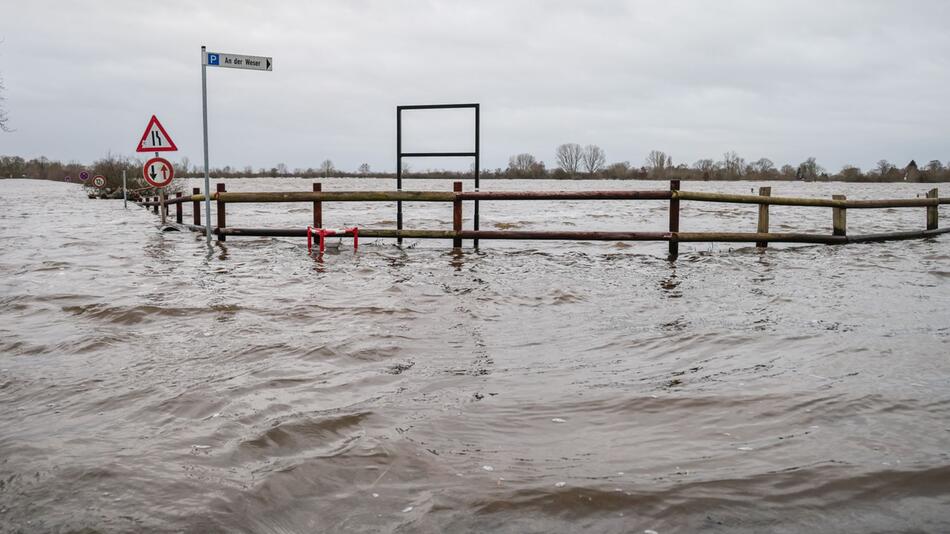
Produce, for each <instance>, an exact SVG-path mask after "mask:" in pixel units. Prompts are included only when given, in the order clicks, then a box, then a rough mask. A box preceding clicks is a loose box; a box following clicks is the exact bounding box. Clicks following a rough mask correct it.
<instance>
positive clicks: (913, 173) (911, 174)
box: [904, 160, 920, 182]
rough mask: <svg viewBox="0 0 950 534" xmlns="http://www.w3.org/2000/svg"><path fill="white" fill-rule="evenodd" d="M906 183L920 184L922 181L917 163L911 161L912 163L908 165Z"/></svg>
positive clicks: (905, 170)
mask: <svg viewBox="0 0 950 534" xmlns="http://www.w3.org/2000/svg"><path fill="white" fill-rule="evenodd" d="M904 181H905V182H919V181H920V171H919V170H918V169H917V162H916V161H914V160H910V163H908V164H907V167H905V168H904Z"/></svg>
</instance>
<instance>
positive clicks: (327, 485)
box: [0, 179, 950, 534]
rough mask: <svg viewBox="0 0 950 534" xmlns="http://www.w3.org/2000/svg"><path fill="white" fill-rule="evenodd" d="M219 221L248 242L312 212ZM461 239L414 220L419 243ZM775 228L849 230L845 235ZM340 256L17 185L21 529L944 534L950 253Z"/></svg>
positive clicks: (6, 299)
mask: <svg viewBox="0 0 950 534" xmlns="http://www.w3.org/2000/svg"><path fill="white" fill-rule="evenodd" d="M469 185H470V184H467V186H469ZM757 185H764V184H747V183H717V184H712V183H698V184H697V183H685V184H684V189H693V190H707V191H728V192H749V190H750V188H751V187H754V186H757ZM768 185H771V186H772V194H773V195H779V194H781V195H800V196H816V197H828V196H830V195H831V194H833V193H843V194H847V195H848V197H849V198H887V197H914V196H916V195H918V194H920V193H923V192H924V191H925V190H927V189H929V188H930V187H931V186H929V185H923V184H865V185H859V184H798V183H773V184H768ZM406 186H407V188H408V189H438V190H443V189H444V190H450V188H451V183H449V182H447V181H407V183H406ZM391 187H392V181H391V180H362V181H358V180H343V179H333V180H326V181H325V182H324V190H347V189H357V188H360V189H366V188H376V189H388V188H391ZM667 187H668V185H667V184H665V183H659V182H653V183H641V182H582V183H564V182H528V183H526V182H485V187H483V189H562V188H571V189H580V188H637V189H643V188H663V189H665V188H667ZM939 187H941V188H942V189H943V190H944V191H950V184H940V185H939ZM228 189H229V190H309V189H310V182H309V181H305V180H293V179H273V180H258V179H253V180H233V181H229V182H228ZM228 209H229V213H228V224H229V225H233V226H300V227H304V226H305V225H306V224H307V223H308V222H309V220H310V216H311V212H310V209H311V208H310V206H309V205H308V204H270V205H250V204H243V205H230V206H229V208H228ZM465 209H466V216H469V215H470V214H471V212H472V210H471V206H470V205H466V208H465ZM666 210H667V203H665V202H661V201H654V202H603V201H602V202H562V203H545V202H533V203H531V202H504V203H503V202H497V203H492V204H489V203H483V204H482V228H485V229H493V228H511V229H515V228H517V229H525V230H541V229H552V230H558V229H571V230H584V229H589V230H660V231H661V230H664V228H665V224H666V220H667V219H666V217H667V211H666ZM185 216H186V219H188V218H189V217H190V209H186V215H185ZM682 216H683V219H682V223H681V229H682V230H683V231H691V230H692V231H700V230H728V231H754V229H755V220H756V207H755V206H726V205H716V204H698V203H684V205H683V215H682ZM324 217H325V220H326V222H327V225H328V226H343V225H346V224H357V225H360V226H362V227H391V226H393V224H394V223H393V220H394V218H395V212H394V207H393V206H392V205H390V204H378V205H357V204H327V205H325V206H324ZM451 217H452V213H451V206H449V205H433V204H407V205H406V227H407V228H424V229H448V228H450V226H451ZM771 219H772V228H773V230H775V231H821V232H829V233H830V226H831V210H830V209H816V208H783V207H773V209H772V216H771ZM941 222H942V225H947V224H950V220H948V219H947V218H946V217H944V218H943V221H941ZM470 224H471V221H470V220H467V221H466V226H467V227H468V226H469V225H470ZM848 224H849V232H850V233H864V232H867V233H870V232H881V231H891V230H909V229H918V228H921V227H922V226H923V225H924V210H923V209H920V208H915V209H891V210H866V211H859V210H851V212H849V213H848ZM349 244H350V240H348V239H344V240H343V244H342V246H341V247H339V249H336V250H333V249H331V250H329V251H328V252H327V253H326V254H324V255H323V257H321V258H312V257H309V256H308V255H307V251H306V243H305V240H303V239H271V238H230V239H229V240H228V241H227V243H223V244H221V243H215V244H214V245H213V247H212V248H211V249H208V248H207V247H206V246H205V243H204V238H203V237H202V236H199V235H197V234H192V233H187V232H186V233H180V232H166V233H162V232H160V231H159V230H158V228H157V225H156V217H155V216H154V215H153V214H151V213H150V212H147V211H146V210H144V209H142V208H139V207H137V206H134V205H132V204H130V206H129V209H128V210H124V209H123V208H122V201H111V200H109V201H106V200H89V199H87V198H85V196H84V195H83V194H82V193H81V191H80V189H79V187H78V186H75V185H68V184H59V183H50V182H36V181H26V180H3V181H0V407H2V410H0V531H3V532H96V531H98V532H181V531H184V532H260V533H286V532H327V531H329V532H338V531H342V532H483V531H485V532H545V533H549V532H581V531H591V532H641V533H642V532H645V531H650V530H652V531H655V532H658V533H660V534H663V533H667V532H683V531H706V532H764V531H769V532H893V531H907V532H946V531H948V530H950V358H948V357H950V236H943V237H940V238H934V239H926V240H915V241H901V242H889V243H877V244H861V245H848V246H842V247H828V246H800V245H799V246H791V245H786V246H773V247H770V248H769V249H768V250H766V251H764V252H762V251H757V250H756V249H755V248H754V247H752V246H746V245H736V244H681V256H680V259H679V260H678V261H677V262H675V263H670V262H668V261H666V258H665V250H666V244H665V243H629V244H617V243H570V244H568V243H553V242H490V241H483V242H482V247H481V249H480V250H478V251H474V250H471V249H470V248H466V249H465V250H464V251H463V252H461V253H453V252H452V251H451V248H450V245H451V243H450V242H418V243H416V242H411V241H410V242H407V243H406V247H404V248H402V249H400V248H397V247H395V246H394V244H393V242H392V241H383V240H381V241H375V240H361V244H360V245H361V246H360V248H359V250H358V251H357V252H354V251H353V250H352V248H351V247H350V246H349ZM468 246H469V243H468V242H466V247H468Z"/></svg>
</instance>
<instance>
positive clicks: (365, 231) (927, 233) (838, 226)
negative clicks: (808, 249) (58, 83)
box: [139, 180, 950, 260]
mask: <svg viewBox="0 0 950 534" xmlns="http://www.w3.org/2000/svg"><path fill="white" fill-rule="evenodd" d="M211 200H212V201H215V202H216V203H217V226H216V227H215V228H213V229H212V232H213V233H214V235H216V236H217V238H218V240H219V241H225V240H226V239H227V237H228V236H272V237H306V236H307V233H308V231H307V228H305V227H304V228H238V227H229V226H228V225H227V210H226V206H227V204H230V203H272V202H311V203H312V204H313V224H312V227H313V228H315V229H319V228H323V203H324V202H398V201H404V202H444V203H452V205H453V216H452V229H451V230H423V229H418V230H406V229H404V230H398V229H392V228H384V229H374V228H359V236H360V237H364V238H394V239H398V238H405V239H446V240H452V246H453V247H461V246H462V240H463V239H472V240H479V239H519V240H557V241H667V242H669V258H670V260H675V259H676V257H677V256H678V254H679V243H695V242H729V243H755V244H756V246H757V247H760V248H765V247H767V246H768V243H770V242H772V243H818V244H826V245H843V244H846V243H864V242H872V241H888V240H895V239H919V238H925V237H933V236H936V235H939V234H943V233H946V232H950V228H944V229H941V228H939V225H938V211H937V209H938V206H939V205H940V204H948V203H950V198H940V197H939V196H938V193H937V189H936V188H934V189H931V190H930V191H929V192H928V193H927V194H926V196H925V197H924V198H909V199H891V200H848V199H847V198H846V197H845V196H844V195H834V196H832V198H830V199H823V198H798V197H778V196H774V197H773V196H771V188H770V187H762V188H760V189H759V194H758V195H733V194H725V193H703V192H697V191H682V190H680V181H679V180H672V181H670V189H669V191H664V190H659V191H624V190H619V191H462V182H455V183H454V184H453V190H452V191H444V192H443V191H323V190H322V187H321V184H320V183H314V184H313V191H312V192H308V191H289V192H228V191H227V190H226V188H225V185H224V184H223V183H219V184H217V190H216V192H214V193H212V195H211ZM466 200H479V201H489V202H494V201H515V200H517V201H524V200H531V201H558V200H629V201H668V202H669V215H670V217H669V229H668V230H667V231H665V232H634V231H630V232H626V231H625V232H616V231H613V232H597V231H521V230H501V231H497V230H463V229H462V206H463V204H462V203H463V202H464V201H466ZM202 201H204V195H202V194H201V192H200V190H199V189H198V188H194V190H193V194H192V195H190V196H183V195H182V194H181V193H177V194H176V196H175V197H174V198H168V199H163V198H160V197H154V198H151V199H150V200H146V201H143V202H140V203H139V205H142V206H145V207H151V208H153V209H154V211H155V212H156V213H159V210H161V214H162V221H163V222H165V221H166V219H165V216H166V212H167V209H168V207H169V206H175V225H176V226H178V227H180V228H181V229H188V230H192V231H195V232H200V233H204V232H205V227H204V226H202V225H201V202H202ZM188 202H190V203H191V204H192V216H193V222H192V223H190V224H187V223H184V221H183V213H182V212H183V206H184V204H186V203H188ZM681 202H719V203H729V204H756V205H758V207H759V213H758V226H757V228H756V231H755V232H681V231H680V203H681ZM769 206H802V207H819V208H831V209H832V215H831V221H832V225H831V226H832V233H831V234H830V235H829V234H817V233H777V232H770V231H769ZM881 208H918V209H920V208H924V209H925V210H926V216H925V217H924V223H925V224H924V228H923V229H917V230H907V231H901V232H887V233H878V234H863V235H848V229H847V212H848V210H849V209H881Z"/></svg>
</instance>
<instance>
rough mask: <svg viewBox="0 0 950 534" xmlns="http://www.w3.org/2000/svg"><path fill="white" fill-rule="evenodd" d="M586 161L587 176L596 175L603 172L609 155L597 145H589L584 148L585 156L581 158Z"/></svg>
mask: <svg viewBox="0 0 950 534" xmlns="http://www.w3.org/2000/svg"><path fill="white" fill-rule="evenodd" d="M581 158H582V159H583V161H584V168H585V169H587V174H594V173H596V172H598V171H601V170H603V168H604V165H605V164H606V163H607V154H606V153H605V152H604V149H602V148H600V147H599V146H597V145H587V146H585V147H584V154H583V155H582V156H581Z"/></svg>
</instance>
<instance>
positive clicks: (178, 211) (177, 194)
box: [175, 191, 182, 224]
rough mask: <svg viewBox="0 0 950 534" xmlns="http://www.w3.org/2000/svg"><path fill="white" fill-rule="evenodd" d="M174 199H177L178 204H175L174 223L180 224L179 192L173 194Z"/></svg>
mask: <svg viewBox="0 0 950 534" xmlns="http://www.w3.org/2000/svg"><path fill="white" fill-rule="evenodd" d="M175 198H176V199H178V203H177V204H175V222H176V223H178V224H181V222H182V213H181V191H179V192H177V193H175Z"/></svg>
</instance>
